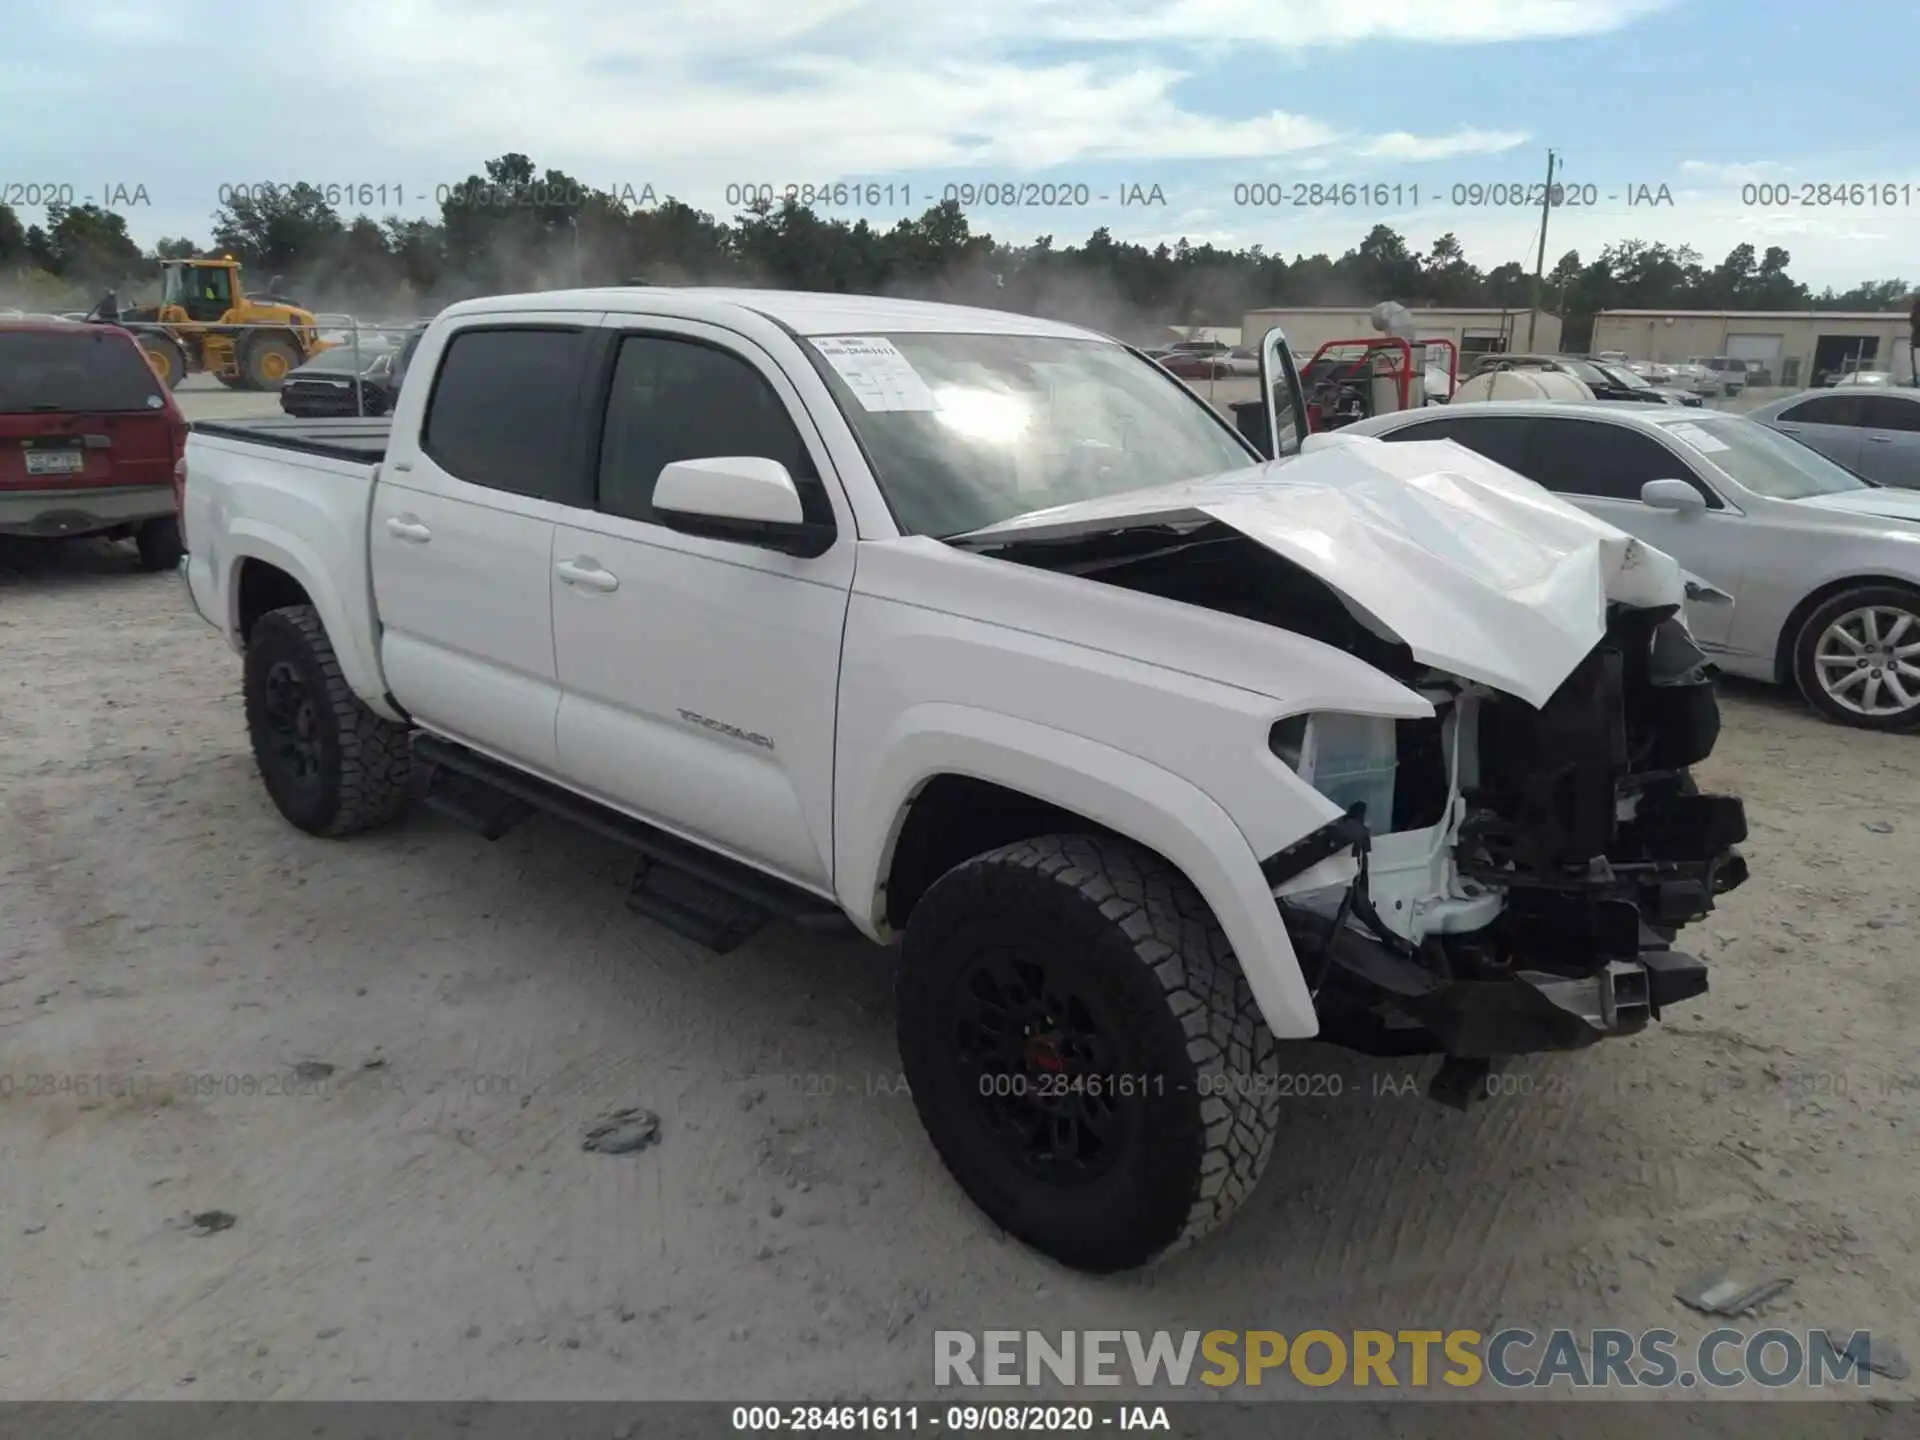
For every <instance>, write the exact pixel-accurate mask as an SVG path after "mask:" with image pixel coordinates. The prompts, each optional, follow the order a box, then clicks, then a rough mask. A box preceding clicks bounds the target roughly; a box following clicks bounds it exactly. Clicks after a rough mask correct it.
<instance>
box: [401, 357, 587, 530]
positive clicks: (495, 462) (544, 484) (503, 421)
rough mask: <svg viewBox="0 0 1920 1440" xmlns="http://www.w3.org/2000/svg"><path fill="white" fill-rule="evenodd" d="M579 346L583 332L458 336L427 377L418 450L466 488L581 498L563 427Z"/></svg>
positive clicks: (572, 398) (576, 382)
mask: <svg viewBox="0 0 1920 1440" xmlns="http://www.w3.org/2000/svg"><path fill="white" fill-rule="evenodd" d="M586 351H587V344H586V332H585V331H583V330H573V329H560V328H553V327H544V326H543V327H536V326H531V325H523V326H510V327H509V326H502V327H500V328H498V329H472V330H461V331H459V332H457V333H456V334H455V335H454V337H453V338H452V340H451V341H449V342H448V344H447V348H446V351H445V353H444V354H443V355H442V356H441V359H440V369H439V371H438V373H437V374H436V375H435V376H434V381H433V394H432V396H431V398H430V399H429V400H428V402H427V415H426V420H425V423H424V425H423V427H422V430H421V436H420V448H421V449H422V450H424V451H425V452H426V453H427V454H428V455H429V456H430V457H431V458H432V459H433V461H434V463H435V464H437V465H438V466H440V468H441V469H443V470H445V471H446V472H447V473H448V474H449V475H452V476H453V477H454V478H455V479H458V480H465V481H467V482H468V483H469V484H473V485H484V486H486V487H487V488H488V489H490V490H505V491H508V492H509V493H511V494H514V495H528V496H532V497H533V498H535V499H541V500H554V501H558V502H559V503H561V504H563V505H578V504H581V503H582V502H583V499H584V497H583V496H581V495H580V493H579V491H580V489H581V488H582V487H581V486H580V484H579V483H578V482H577V477H576V470H577V467H576V466H575V465H574V464H573V463H572V450H571V447H570V445H569V440H570V439H571V436H570V433H569V426H570V423H571V422H572V420H573V418H574V407H575V404H576V403H577V401H578V398H579V392H580V377H581V371H582V367H583V365H584V362H585V358H586Z"/></svg>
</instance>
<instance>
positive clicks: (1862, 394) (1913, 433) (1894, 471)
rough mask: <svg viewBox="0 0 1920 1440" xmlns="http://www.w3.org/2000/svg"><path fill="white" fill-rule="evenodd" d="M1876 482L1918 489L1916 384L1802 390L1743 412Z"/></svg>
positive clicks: (1919, 453) (1918, 396)
mask: <svg viewBox="0 0 1920 1440" xmlns="http://www.w3.org/2000/svg"><path fill="white" fill-rule="evenodd" d="M1747 418H1748V419H1750V420H1755V421H1758V422H1759V423H1760V424H1762V425H1767V426H1771V427H1772V428H1773V429H1775V430H1778V431H1779V432H1780V433H1781V434H1782V435H1791V436H1792V437H1793V438H1794V439H1796V440H1798V441H1799V442H1800V443H1801V444H1803V445H1810V446H1812V447H1813V448H1814V449H1815V450H1818V451H1819V452H1820V453H1821V454H1822V455H1825V456H1826V457H1827V458H1828V459H1829V460H1833V461H1837V462H1838V463H1839V464H1841V465H1844V466H1846V468H1847V469H1849V470H1852V471H1854V472H1855V473H1857V474H1860V475H1863V476H1865V477H1866V478H1867V479H1869V480H1871V481H1873V482H1874V483H1875V484H1878V485H1893V486H1897V487H1899V488H1900V489H1903V490H1920V390H1911V389H1907V388H1905V387H1899V388H1890V389H1879V388H1876V387H1871V386H1858V387H1856V386H1853V385H1842V386H1839V387H1838V388H1836V389H1831V390H1802V391H1801V392H1800V393H1799V394H1798V395H1788V396H1786V397H1785V398H1783V399H1779V400H1773V401H1769V402H1768V403H1767V404H1765V405H1762V406H1760V407H1758V408H1757V409H1754V410H1749V411H1748V412H1747Z"/></svg>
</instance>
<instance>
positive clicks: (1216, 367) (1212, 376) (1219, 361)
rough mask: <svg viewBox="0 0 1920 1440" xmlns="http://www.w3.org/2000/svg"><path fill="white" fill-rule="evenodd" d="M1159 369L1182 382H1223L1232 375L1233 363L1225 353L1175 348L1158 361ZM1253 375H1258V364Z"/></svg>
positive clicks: (1223, 351)
mask: <svg viewBox="0 0 1920 1440" xmlns="http://www.w3.org/2000/svg"><path fill="white" fill-rule="evenodd" d="M1160 368H1161V369H1163V370H1165V371H1166V372H1167V373H1168V374H1169V375H1178V376H1179V377H1180V378H1181V379H1182V380H1224V379H1227V378H1228V377H1229V376H1231V375H1232V374H1233V362H1232V361H1231V360H1230V359H1229V358H1228V355H1227V352H1226V351H1225V350H1221V351H1218V352H1213V351H1202V350H1182V349H1179V348H1177V347H1176V348H1175V349H1173V350H1172V351H1169V352H1168V353H1167V354H1166V355H1164V356H1162V357H1161V359H1160ZM1254 373H1255V374H1258V373H1259V365H1258V362H1256V363H1255V367H1254Z"/></svg>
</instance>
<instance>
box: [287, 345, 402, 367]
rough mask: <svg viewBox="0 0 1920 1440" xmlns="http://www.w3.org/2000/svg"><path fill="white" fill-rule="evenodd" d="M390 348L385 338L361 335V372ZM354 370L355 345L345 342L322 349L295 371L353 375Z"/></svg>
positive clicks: (372, 364) (376, 361)
mask: <svg viewBox="0 0 1920 1440" xmlns="http://www.w3.org/2000/svg"><path fill="white" fill-rule="evenodd" d="M390 349H391V347H390V346H389V345H388V344H387V343H386V342H385V341H384V340H373V339H369V338H367V337H366V336H364V335H363V336H361V337H360V373H361V374H363V375H364V374H366V372H367V371H368V370H371V369H372V368H373V366H374V365H375V364H376V363H378V361H379V360H380V358H381V357H382V356H383V355H385V354H387V353H388V351H389V350H390ZM353 371H354V365H353V346H352V345H351V344H343V345H335V346H334V347H333V348H332V349H330V350H322V351H321V352H320V353H319V354H318V355H316V356H314V357H313V359H311V360H309V361H307V363H306V364H304V365H302V366H300V367H299V368H298V369H297V370H295V371H294V372H293V373H294V374H296V375H351V374H353Z"/></svg>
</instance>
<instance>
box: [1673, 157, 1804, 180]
mask: <svg viewBox="0 0 1920 1440" xmlns="http://www.w3.org/2000/svg"><path fill="white" fill-rule="evenodd" d="M1680 173H1681V174H1682V175H1689V176H1694V177H1696V178H1698V179H1701V180H1706V181H1710V182H1712V183H1714V184H1717V185H1758V184H1761V183H1763V182H1765V181H1770V180H1779V179H1782V178H1784V177H1785V176H1786V175H1787V174H1788V173H1789V171H1788V167H1787V166H1786V165H1784V164H1783V163H1781V162H1780V161H1778V160H1744V161H1733V162H1723V161H1718V160H1682V161H1681V162H1680Z"/></svg>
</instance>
